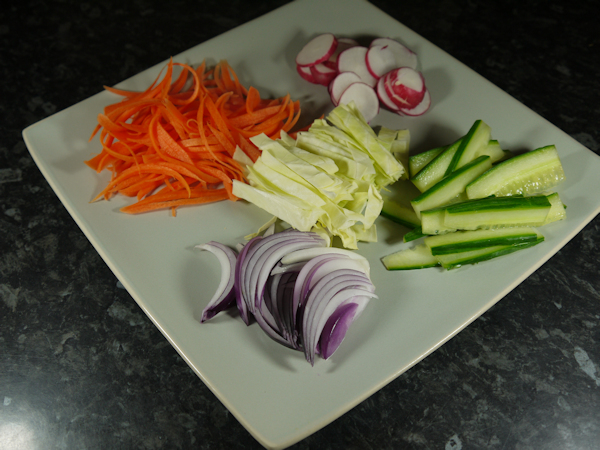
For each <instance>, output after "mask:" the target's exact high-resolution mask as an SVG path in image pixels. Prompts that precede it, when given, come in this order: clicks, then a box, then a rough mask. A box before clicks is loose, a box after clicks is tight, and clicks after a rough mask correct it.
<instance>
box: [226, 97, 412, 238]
mask: <svg viewBox="0 0 600 450" xmlns="http://www.w3.org/2000/svg"><path fill="white" fill-rule="evenodd" d="M251 140H252V142H253V143H254V144H255V145H256V146H257V147H258V148H259V149H260V150H261V151H262V153H261V156H260V157H259V158H258V160H257V161H256V162H255V163H254V164H248V163H247V161H245V162H246V170H247V179H248V182H249V184H245V183H242V182H239V181H234V183H233V194H234V195H236V196H237V197H239V198H242V199H244V200H246V201H248V202H250V203H253V204H255V205H256V206H258V207H260V208H261V209H263V210H265V211H267V212H269V213H271V214H273V216H275V217H278V218H279V219H281V220H282V221H284V222H287V223H288V224H289V225H290V226H292V227H293V228H296V229H297V230H300V231H310V230H313V231H314V230H319V232H320V233H327V234H328V235H329V236H330V237H333V236H337V237H338V238H340V239H341V241H342V245H343V246H344V247H345V248H349V249H356V248H358V245H357V244H358V241H366V242H374V241H376V240H377V230H376V227H375V220H376V219H377V217H379V214H380V213H381V209H382V207H383V199H382V197H381V194H380V191H381V189H382V188H384V187H385V186H387V185H389V184H391V183H394V182H395V181H397V180H398V179H399V178H400V177H402V176H403V175H404V174H405V172H406V171H405V168H404V165H403V164H402V163H401V162H400V161H399V160H398V159H397V158H396V157H395V156H394V155H395V154H396V153H404V152H405V151H407V150H408V142H409V134H408V130H399V131H398V130H390V129H387V128H383V127H382V129H381V130H380V131H379V134H376V133H375V132H374V131H373V129H372V128H371V127H370V126H369V125H368V124H367V122H366V121H365V120H364V118H363V117H362V115H361V113H360V112H359V111H358V109H357V108H356V106H355V105H354V104H353V103H349V104H345V105H340V106H338V107H336V108H335V109H334V110H333V111H332V112H331V113H330V114H329V115H328V117H327V120H323V119H318V120H315V121H314V122H313V124H312V125H311V126H310V128H309V129H308V131H303V132H299V133H297V137H296V139H293V138H292V137H291V136H289V135H288V134H287V133H285V132H282V134H281V137H280V138H279V139H276V140H274V139H271V138H269V137H268V136H266V135H264V134H262V135H259V136H255V137H253V138H251Z"/></svg>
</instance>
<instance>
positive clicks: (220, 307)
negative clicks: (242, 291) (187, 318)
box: [196, 241, 237, 322]
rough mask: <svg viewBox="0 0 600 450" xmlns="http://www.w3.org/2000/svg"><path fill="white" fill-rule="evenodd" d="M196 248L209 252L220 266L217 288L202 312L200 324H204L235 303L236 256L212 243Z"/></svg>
mask: <svg viewBox="0 0 600 450" xmlns="http://www.w3.org/2000/svg"><path fill="white" fill-rule="evenodd" d="M196 248H198V249H200V250H206V251H208V252H211V253H212V254H213V255H215V256H216V257H217V259H218V260H219V264H220V265H221V279H220V281H219V286H218V287H217V290H216V291H215V293H214V295H213V297H212V298H211V299H210V301H209V302H208V304H207V305H206V307H205V308H204V309H203V310H202V316H201V318H200V322H206V321H207V320H209V319H211V318H212V317H214V316H215V315H216V314H218V313H219V312H221V311H224V310H226V309H228V308H229V307H230V306H231V305H232V304H233V302H234V301H235V291H234V288H233V285H234V278H235V265H236V260H237V254H236V253H235V252H234V251H233V250H232V249H231V248H229V247H227V246H226V245H223V244H221V243H219V242H214V241H211V242H208V243H206V244H201V245H197V246H196Z"/></svg>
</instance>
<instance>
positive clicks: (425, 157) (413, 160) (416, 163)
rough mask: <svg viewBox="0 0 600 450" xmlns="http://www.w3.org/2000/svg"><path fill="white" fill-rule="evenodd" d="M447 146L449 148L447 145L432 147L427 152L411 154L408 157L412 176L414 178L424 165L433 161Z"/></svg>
mask: <svg viewBox="0 0 600 450" xmlns="http://www.w3.org/2000/svg"><path fill="white" fill-rule="evenodd" d="M446 148H448V146H447V145H445V146H443V147H436V148H432V149H430V150H427V151H425V152H422V153H417V154H416V155H412V156H410V157H409V158H408V173H409V175H410V178H414V176H415V175H416V174H417V173H419V172H420V171H421V169H422V168H423V167H425V166H426V165H427V164H429V163H430V162H431V161H433V159H434V158H435V157H436V156H438V155H439V154H440V153H442V152H443V151H444V150H446Z"/></svg>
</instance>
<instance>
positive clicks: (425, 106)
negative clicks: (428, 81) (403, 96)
mask: <svg viewBox="0 0 600 450" xmlns="http://www.w3.org/2000/svg"><path fill="white" fill-rule="evenodd" d="M430 107H431V94H430V93H429V90H428V89H426V90H425V95H424V96H423V100H421V103H419V104H418V105H417V106H415V107H414V108H412V109H407V108H400V112H401V113H402V114H404V115H406V116H421V115H423V114H425V113H426V112H427V111H428V110H429V108H430Z"/></svg>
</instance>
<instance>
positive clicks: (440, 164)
mask: <svg viewBox="0 0 600 450" xmlns="http://www.w3.org/2000/svg"><path fill="white" fill-rule="evenodd" d="M461 142H462V138H461V139H459V140H457V141H456V142H454V143H453V144H450V145H449V146H448V147H446V148H445V149H444V151H442V152H441V153H439V154H438V155H437V156H436V157H435V158H433V159H432V160H431V161H430V162H429V163H428V164H427V165H426V166H425V167H423V168H422V169H421V171H420V172H419V173H417V174H416V175H415V176H414V177H413V178H412V179H411V181H412V182H413V184H414V185H415V186H416V187H417V189H418V190H419V191H421V192H425V191H426V190H427V189H429V188H430V187H431V186H433V185H434V184H436V183H437V182H438V181H440V180H441V179H442V178H444V176H445V174H446V169H447V168H448V165H449V164H450V161H452V158H453V157H454V154H455V153H456V150H457V149H458V147H459V146H460V143H461Z"/></svg>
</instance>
